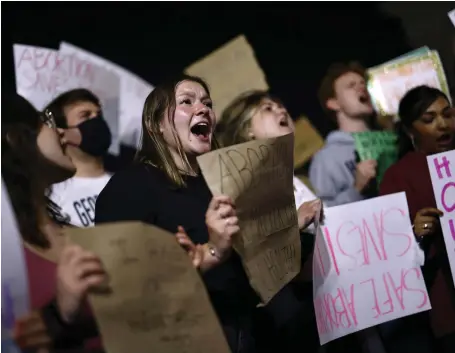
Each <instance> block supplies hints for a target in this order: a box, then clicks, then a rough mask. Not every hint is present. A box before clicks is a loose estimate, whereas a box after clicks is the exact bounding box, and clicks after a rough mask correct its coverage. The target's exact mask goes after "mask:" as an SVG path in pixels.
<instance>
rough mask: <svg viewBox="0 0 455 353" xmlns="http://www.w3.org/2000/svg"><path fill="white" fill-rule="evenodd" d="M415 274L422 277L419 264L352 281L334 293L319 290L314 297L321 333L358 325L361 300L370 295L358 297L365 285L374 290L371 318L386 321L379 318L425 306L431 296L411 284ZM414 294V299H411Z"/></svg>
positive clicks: (418, 277) (372, 292) (372, 293)
mask: <svg viewBox="0 0 455 353" xmlns="http://www.w3.org/2000/svg"><path fill="white" fill-rule="evenodd" d="M416 278H417V279H420V278H421V271H420V269H419V268H408V269H401V270H398V271H396V272H395V271H394V272H393V273H392V272H390V271H385V272H383V273H380V274H377V275H375V276H373V277H371V278H368V279H366V280H364V281H358V282H356V283H352V284H351V285H350V286H349V287H348V288H337V289H335V290H334V291H333V292H331V293H322V294H320V295H319V296H317V297H316V298H315V299H314V307H315V313H316V322H317V326H318V331H319V334H327V333H330V332H332V331H333V330H335V329H340V328H345V329H348V328H356V327H358V325H359V321H358V313H357V311H356V309H357V307H359V305H358V302H359V301H362V302H365V300H368V298H365V297H364V296H363V297H362V298H360V297H356V292H357V290H358V289H360V287H364V286H366V287H367V288H368V289H369V290H370V291H371V313H369V314H368V315H369V316H370V317H371V318H372V319H376V320H378V321H380V322H383V321H384V320H379V319H383V318H384V317H387V316H396V314H397V313H399V312H404V311H406V310H409V309H412V310H415V309H422V308H423V307H425V306H426V305H427V304H428V301H429V299H428V294H427V292H426V291H425V290H423V289H420V288H414V287H412V286H411V285H410V284H409V283H410V282H411V281H412V280H415V279H416ZM384 293H385V294H384ZM384 295H385V297H384ZM411 296H412V297H413V298H412V299H413V300H409V297H411ZM407 299H408V300H407ZM416 299H417V300H416ZM410 303H412V304H410Z"/></svg>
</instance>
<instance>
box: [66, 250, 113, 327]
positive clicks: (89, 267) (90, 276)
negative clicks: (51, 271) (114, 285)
mask: <svg viewBox="0 0 455 353" xmlns="http://www.w3.org/2000/svg"><path fill="white" fill-rule="evenodd" d="M106 280H107V275H106V273H105V271H104V269H103V266H102V264H101V261H100V259H99V258H98V256H96V255H95V254H93V253H91V252H89V251H87V250H84V249H82V248H81V247H80V246H78V245H73V244H68V245H66V246H65V248H64V249H63V251H62V254H61V256H60V259H59V262H58V266H57V304H58V308H59V311H60V315H61V317H62V319H63V320H64V321H65V322H67V323H69V322H71V321H72V320H73V318H74V317H75V316H76V315H77V314H78V312H79V310H80V307H81V305H82V302H83V300H84V299H85V296H86V294H87V292H88V291H89V289H91V288H94V287H96V286H99V285H101V284H103V283H105V282H106Z"/></svg>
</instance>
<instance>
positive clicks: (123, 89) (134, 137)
mask: <svg viewBox="0 0 455 353" xmlns="http://www.w3.org/2000/svg"><path fill="white" fill-rule="evenodd" d="M60 52H61V53H65V54H75V55H76V56H77V57H78V58H81V59H84V60H86V61H88V62H90V63H93V64H95V65H97V66H99V67H102V68H104V69H106V70H108V71H111V72H112V73H115V74H116V75H117V76H118V77H119V78H120V107H119V139H120V142H121V143H122V144H124V145H126V146H130V147H134V148H137V147H138V145H139V142H140V139H141V132H142V110H143V109H144V103H145V99H146V98H147V96H148V95H149V94H150V92H151V91H152V90H153V88H154V87H153V86H152V85H151V84H149V83H148V82H146V81H144V80H143V79H142V78H140V77H138V76H136V75H135V74H133V73H131V72H129V71H128V70H126V69H125V68H123V67H121V66H119V65H117V64H114V63H112V62H110V61H108V60H107V59H104V58H102V57H100V56H97V55H95V54H93V53H90V52H89V51H87V50H84V49H81V48H78V47H76V46H74V45H72V44H69V43H66V42H62V43H60Z"/></svg>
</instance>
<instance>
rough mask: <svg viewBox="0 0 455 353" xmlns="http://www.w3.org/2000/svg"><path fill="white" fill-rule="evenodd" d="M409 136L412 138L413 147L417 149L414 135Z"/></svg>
mask: <svg viewBox="0 0 455 353" xmlns="http://www.w3.org/2000/svg"><path fill="white" fill-rule="evenodd" d="M409 138H410V139H411V143H412V147H414V150H417V148H416V144H415V141H414V136H412V135H410V136H409Z"/></svg>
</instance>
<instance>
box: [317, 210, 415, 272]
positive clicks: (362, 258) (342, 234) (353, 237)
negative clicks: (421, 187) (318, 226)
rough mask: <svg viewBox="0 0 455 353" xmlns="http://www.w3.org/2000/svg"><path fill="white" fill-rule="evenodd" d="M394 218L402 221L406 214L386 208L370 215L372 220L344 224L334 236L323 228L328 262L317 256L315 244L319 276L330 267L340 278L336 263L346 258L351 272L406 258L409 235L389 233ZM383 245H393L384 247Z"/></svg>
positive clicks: (319, 255) (318, 250)
mask: <svg viewBox="0 0 455 353" xmlns="http://www.w3.org/2000/svg"><path fill="white" fill-rule="evenodd" d="M397 217H399V218H402V219H405V218H406V217H408V215H407V213H406V212H405V211H404V210H402V209H400V208H389V209H385V210H381V211H380V212H377V213H373V215H372V217H371V218H372V219H366V218H359V219H356V220H355V221H346V222H344V223H342V224H341V225H340V226H339V227H338V229H336V231H335V232H334V235H335V236H334V237H332V234H331V231H330V230H329V228H328V227H323V231H324V236H325V239H326V244H327V246H328V253H329V259H328V258H327V257H326V258H324V257H323V256H321V251H320V249H319V246H318V244H316V252H315V254H314V256H315V257H316V261H317V262H318V264H319V267H320V268H321V270H322V274H323V275H324V276H325V275H326V274H327V273H326V268H329V266H330V265H333V267H334V269H335V272H336V274H337V275H340V274H341V273H340V269H339V262H340V261H342V260H343V262H344V263H345V262H346V259H347V260H348V261H349V262H350V263H351V266H350V267H349V268H348V269H347V270H349V271H354V270H356V269H358V268H360V267H363V266H369V265H371V264H373V263H377V262H378V261H379V262H380V261H387V260H389V259H390V258H391V257H392V258H395V257H403V256H404V255H406V254H407V253H408V251H409V250H410V248H411V245H412V235H411V234H405V233H400V232H396V231H393V229H392V227H393V223H394V221H395V220H396V219H397ZM389 219H390V220H389ZM333 238H334V239H333ZM398 240H400V241H398ZM387 242H389V243H390V244H391V245H393V246H389V247H387V246H386V243H387Z"/></svg>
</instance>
